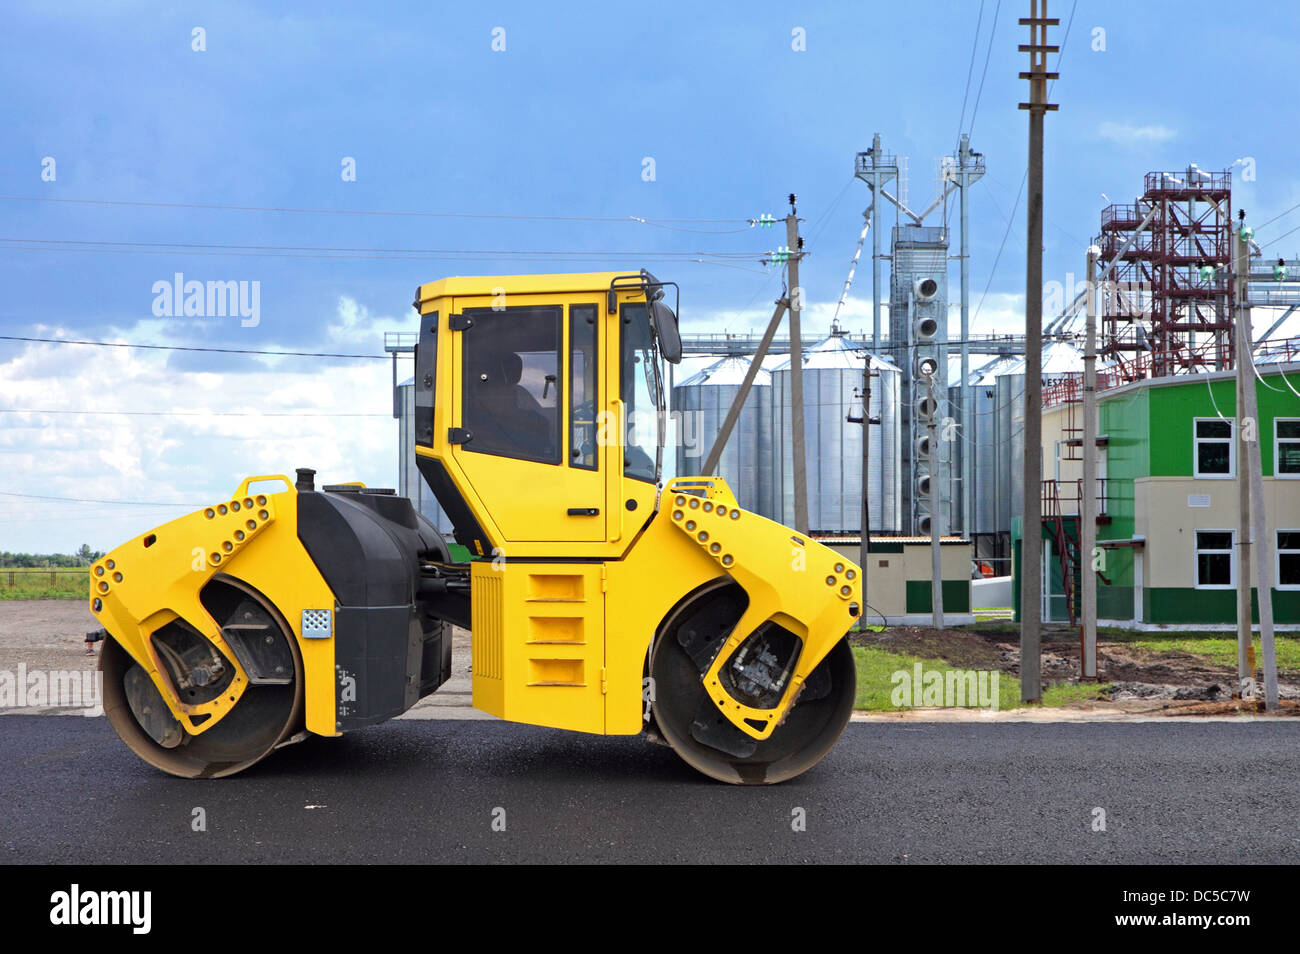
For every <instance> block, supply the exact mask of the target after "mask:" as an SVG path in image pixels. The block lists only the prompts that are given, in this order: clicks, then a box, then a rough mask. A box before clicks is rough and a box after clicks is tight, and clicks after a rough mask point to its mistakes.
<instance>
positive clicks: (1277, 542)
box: [1273, 527, 1300, 590]
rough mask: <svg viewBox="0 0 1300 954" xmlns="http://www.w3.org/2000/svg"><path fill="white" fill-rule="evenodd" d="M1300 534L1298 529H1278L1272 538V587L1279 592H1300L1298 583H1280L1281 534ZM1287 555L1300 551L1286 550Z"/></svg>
mask: <svg viewBox="0 0 1300 954" xmlns="http://www.w3.org/2000/svg"><path fill="white" fill-rule="evenodd" d="M1284 533H1300V529H1289V528H1286V527H1279V528H1278V529H1277V530H1275V531H1274V537H1273V585H1274V586H1275V587H1277V588H1278V589H1279V590H1300V583H1287V584H1284V583H1283V582H1282V534H1284ZM1286 552H1287V553H1300V550H1291V549H1288V550H1287V551H1286Z"/></svg>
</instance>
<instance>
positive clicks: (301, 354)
mask: <svg viewBox="0 0 1300 954" xmlns="http://www.w3.org/2000/svg"><path fill="white" fill-rule="evenodd" d="M6 317H11V316H6ZM0 341H27V342H34V343H36V344H58V345H92V346H94V347H98V348H140V349H143V350H146V351H202V352H208V353H215V354H261V355H275V356H277V357H294V358H350V359H358V360H362V359H364V360H367V361H387V360H389V355H383V354H346V353H339V352H331V351H266V350H259V349H257V348H207V347H200V346H198V345H159V344H134V343H130V342H125V341H85V340H81V339H74V338H38V337H34V336H30V335H0Z"/></svg>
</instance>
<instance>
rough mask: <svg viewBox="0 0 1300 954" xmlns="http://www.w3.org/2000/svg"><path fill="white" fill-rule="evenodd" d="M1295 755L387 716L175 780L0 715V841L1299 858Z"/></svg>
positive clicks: (1120, 732) (10, 846) (174, 847)
mask: <svg viewBox="0 0 1300 954" xmlns="http://www.w3.org/2000/svg"><path fill="white" fill-rule="evenodd" d="M1298 766H1300V721H1298V722H1294V723H1287V722H1281V723H1279V722H1272V723H1253V724H1252V723H1246V724H1236V723H1224V722H1213V723H1196V722H1190V721H1188V722H1173V723H1171V722H1145V723H1136V724H1097V723H1088V724H1071V725H1062V724H1018V723H1011V724H1007V723H1001V724H982V725H973V724H961V723H944V724H939V723H930V724H909V725H899V724H881V723H860V722H855V723H852V724H851V725H850V726H849V727H848V729H847V731H846V733H845V735H844V737H843V738H842V739H841V740H840V743H839V744H838V746H837V747H836V748H835V750H834V751H832V752H831V754H830V755H829V756H828V757H827V758H826V759H825V760H824V761H823V762H822V763H821V764H820V765H819V766H817V767H816V768H814V769H813V770H812V771H810V772H808V773H807V774H805V775H804V776H802V777H800V778H798V779H795V780H793V781H791V782H788V783H786V784H784V785H778V786H775V787H765V788H734V787H730V786H726V785H721V784H718V783H715V782H711V781H709V780H707V779H705V778H703V777H702V776H699V775H697V774H695V773H694V772H693V771H692V770H691V769H689V768H688V767H687V766H686V765H685V764H683V763H681V762H680V761H679V760H678V759H677V757H676V756H675V755H674V754H673V753H672V751H671V750H669V749H667V748H663V747H659V746H654V745H651V744H650V743H648V742H645V741H643V740H641V739H638V738H601V737H593V736H581V735H576V734H569V733H564V732H559V731H552V730H547V729H537V728H532V727H527V726H518V725H509V724H505V723H500V722H483V721H398V722H391V723H388V724H386V725H383V726H378V727H375V728H373V729H369V730H366V731H364V732H360V733H356V734H353V735H349V736H346V737H344V738H342V739H337V740H326V739H312V740H309V741H307V742H304V743H301V744H299V745H296V746H293V747H291V748H288V749H285V750H282V751H280V752H278V753H276V754H274V755H273V756H272V757H270V758H269V759H267V760H266V761H264V762H263V763H261V764H260V765H258V766H256V767H255V768H253V769H251V770H249V771H248V772H246V773H244V774H243V775H240V776H237V777H235V778H231V779H222V780H217V781H183V780H178V779H172V778H169V777H166V776H163V775H161V774H160V773H158V772H156V771H155V770H153V769H151V768H150V767H148V766H147V765H145V764H144V763H142V762H140V761H138V760H137V759H136V757H135V756H134V755H132V754H131V753H130V752H128V751H127V749H126V748H125V746H123V745H122V744H121V743H120V742H119V741H118V740H117V737H116V736H115V735H114V734H113V732H112V729H111V728H110V727H109V725H108V723H107V721H106V720H104V719H102V718H99V719H88V718H83V717H80V716H19V715H12V716H6V717H4V718H3V719H0V861H4V862H8V863H72V864H85V863H97V862H115V863H150V862H169V863H178V862H179V863H191V864H193V863H211V862H226V863H250V862H289V861H292V862H312V863H322V864H337V863H358V862H417V863H428V862H666V863H676V864H683V863H694V862H737V863H764V862H795V863H800V862H898V863H916V862H949V863H981V862H1096V863H1128V862H1154V863H1178V862H1219V863H1229V864H1231V863H1236V862H1241V861H1251V862H1277V863H1283V862H1285V863H1295V862H1296V861H1298V860H1300V786H1297V784H1296V779H1297V768H1298ZM309 806H312V807H309ZM195 808H202V809H203V810H204V813H205V816H206V826H207V830H206V831H202V832H196V831H193V830H192V827H191V826H192V819H193V818H194V809H195ZM1095 808H1101V809H1104V811H1105V821H1106V831H1104V832H1094V831H1093V822H1094V818H1095V817H1097V816H1096V815H1095V813H1094V809H1095ZM496 809H504V821H505V830H504V831H496V830H494V826H493V821H494V817H495V818H496V819H497V820H498V827H499V823H500V819H501V818H502V814H501V813H500V812H497V811H494V810H496ZM796 809H803V812H804V817H805V820H806V830H804V831H795V830H793V826H792V822H793V821H794V820H795V818H796V816H797V815H798V813H797V812H796V811H795V810H796Z"/></svg>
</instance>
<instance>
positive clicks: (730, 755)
mask: <svg viewBox="0 0 1300 954" xmlns="http://www.w3.org/2000/svg"><path fill="white" fill-rule="evenodd" d="M746 605H747V599H746V596H745V592H744V590H742V589H741V588H740V587H739V586H738V585H737V584H735V583H734V582H730V581H721V582H719V583H718V584H715V585H714V586H712V587H710V588H709V589H707V590H705V591H704V592H702V593H701V594H698V595H697V596H696V597H695V598H694V599H692V600H690V601H689V602H688V603H687V604H686V605H685V606H683V607H682V608H680V609H679V610H678V611H677V612H676V613H675V614H674V616H672V617H671V618H670V619H669V620H668V622H667V623H666V625H665V626H664V628H663V630H661V632H660V634H659V637H658V639H657V640H656V642H655V647H654V651H653V653H652V656H651V660H650V675H651V677H652V678H653V679H654V714H655V721H656V723H657V724H658V726H659V730H660V732H662V734H663V736H664V738H665V740H667V742H668V743H669V744H670V745H671V746H672V747H673V748H674V749H675V750H676V751H677V754H678V755H680V756H681V757H682V758H683V759H685V760H686V762H687V763H689V764H690V765H691V766H692V767H694V768H696V769H698V770H699V771H701V772H703V773H704V774H705V775H708V776H710V777H712V778H715V779H718V780H719V781H723V782H731V783H733V784H740V785H763V784H772V783H775V782H783V781H785V780H786V779H790V778H793V777H794V776H796V775H799V774H801V773H802V772H805V771H807V770H808V769H810V768H812V766H814V765H816V764H817V762H819V761H820V760H821V758H822V756H824V755H825V754H826V753H827V752H829V751H830V750H831V747H832V746H834V744H835V742H836V740H837V739H839V737H840V734H841V733H842V732H843V731H844V727H845V726H846V725H847V724H848V721H849V716H850V715H851V714H852V712H853V701H854V697H855V695H856V692H857V670H856V667H855V666H854V663H853V653H852V650H850V648H849V644H848V640H844V639H842V640H840V641H839V642H838V643H836V644H835V647H834V648H833V649H832V650H831V651H830V652H829V653H828V654H827V655H826V658H825V659H823V660H822V661H821V662H820V663H819V664H818V665H817V667H816V668H815V669H814V670H813V671H812V673H810V674H809V677H808V679H807V680H806V681H805V684H804V689H803V692H802V693H801V695H800V696H799V698H798V700H797V701H796V702H795V705H794V707H793V708H792V709H791V710H790V712H789V713H787V715H786V718H785V721H784V722H783V723H781V724H780V725H779V726H777V727H776V729H775V730H774V731H773V732H772V734H771V735H770V736H769V737H768V738H767V739H764V740H762V741H759V740H757V739H754V738H753V737H751V736H749V735H747V734H745V733H744V732H742V731H741V730H740V729H738V728H737V727H736V726H735V725H733V724H732V723H731V722H730V721H729V720H727V719H726V718H724V717H723V716H722V714H721V713H719V712H718V707H717V705H716V703H714V701H713V700H712V699H710V698H709V695H708V693H707V692H705V689H704V684H703V682H702V681H701V676H702V675H703V673H704V672H706V671H707V670H708V667H709V664H710V663H711V662H712V659H713V656H714V654H715V653H716V651H717V649H718V647H719V646H720V644H721V642H722V640H724V639H725V638H726V637H727V635H728V634H729V633H730V632H731V631H732V629H734V628H735V625H736V622H737V621H738V620H739V619H740V616H741V614H742V613H743V612H744V611H745V607H746ZM775 630H776V631H774V632H773V633H772V634H771V636H770V637H769V639H770V642H771V644H772V645H773V646H774V647H775V646H778V645H779V644H780V643H781V642H782V640H783V638H785V637H783V635H782V634H785V631H784V630H780V629H779V627H778V628H775ZM760 638H761V637H760ZM743 648H744V647H742V651H743ZM754 655H760V654H759V653H755V654H754ZM748 673H749V674H753V675H757V676H758V677H759V678H760V679H762V680H763V681H765V682H770V680H768V678H767V677H768V676H770V675H771V674H772V671H771V670H767V671H755V670H753V669H750V670H748ZM777 675H779V673H777ZM740 678H742V679H743V678H744V674H742V676H741V677H740ZM752 685H753V684H752V683H750V686H751V688H752Z"/></svg>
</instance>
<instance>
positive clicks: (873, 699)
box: [853, 646, 1106, 712]
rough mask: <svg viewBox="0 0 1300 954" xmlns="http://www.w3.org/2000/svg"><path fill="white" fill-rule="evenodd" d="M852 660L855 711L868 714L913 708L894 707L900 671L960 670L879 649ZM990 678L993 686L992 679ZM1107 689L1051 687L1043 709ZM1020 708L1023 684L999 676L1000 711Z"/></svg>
mask: <svg viewBox="0 0 1300 954" xmlns="http://www.w3.org/2000/svg"><path fill="white" fill-rule="evenodd" d="M853 659H854V662H855V663H856V664H857V669H858V694H857V699H856V700H855V701H854V704H853V708H855V709H859V710H864V711H867V712H896V711H898V710H899V709H905V708H911V707H910V706H898V705H895V704H894V700H893V698H892V696H893V693H894V690H895V688H896V687H897V685H898V684H897V683H895V682H894V680H893V677H894V673H896V672H898V671H899V670H900V669H902V670H906V671H907V672H908V673H909V675H910V674H911V673H913V672H914V667H915V665H916V664H917V663H920V664H921V667H922V669H923V670H924V671H925V672H932V671H938V672H943V673H945V674H946V673H947V672H949V671H950V670H954V669H956V668H957V667H955V666H951V665H949V664H948V663H946V662H944V661H943V660H942V659H923V658H921V657H919V656H909V655H905V654H902V653H891V652H890V651H889V650H887V649H881V648H879V647H877V646H854V647H853ZM944 678H945V681H946V679H947V676H946V675H945V677H944ZM989 678H990V682H991V676H990V677H989ZM1104 688H1106V687H1105V684H1092V683H1088V684H1080V685H1070V684H1062V685H1052V686H1048V687H1046V688H1045V689H1044V691H1043V705H1045V706H1063V705H1069V704H1071V703H1076V702H1085V701H1088V700H1091V699H1097V698H1099V697H1100V695H1101V691H1102V690H1103V689H1104ZM1019 705H1020V680H1019V679H1017V678H1015V677H1014V676H1009V675H1007V674H1006V673H999V674H998V708H999V709H1015V708H1017V707H1018V706H1019ZM966 708H978V705H977V704H970V705H967V706H966Z"/></svg>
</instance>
